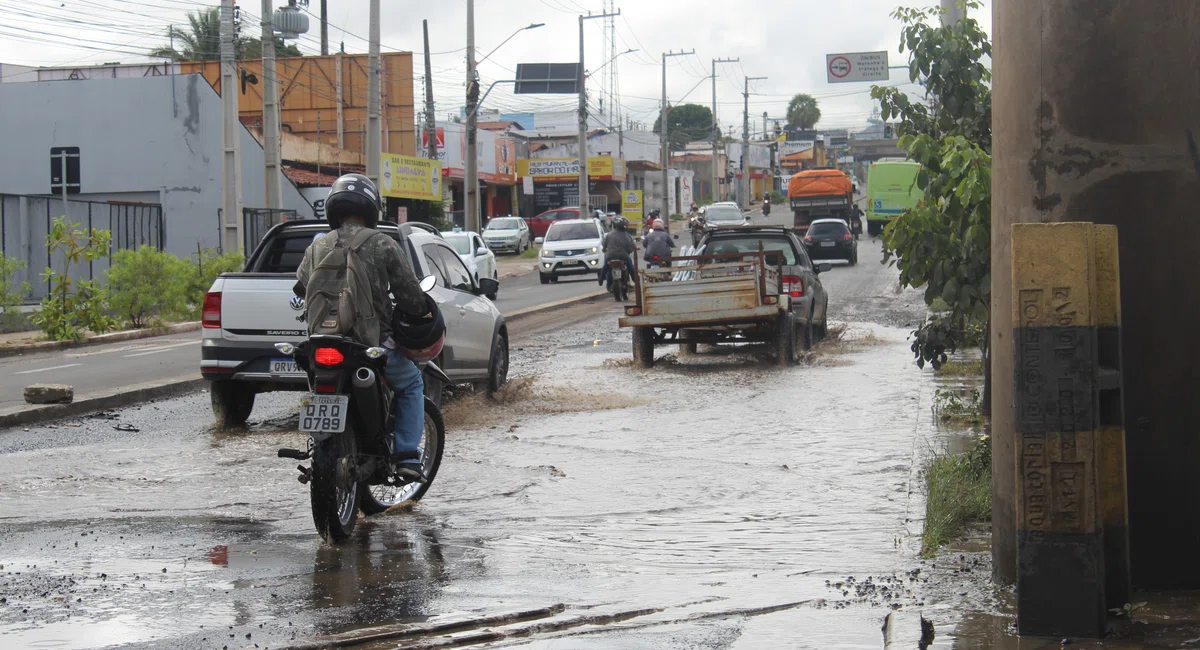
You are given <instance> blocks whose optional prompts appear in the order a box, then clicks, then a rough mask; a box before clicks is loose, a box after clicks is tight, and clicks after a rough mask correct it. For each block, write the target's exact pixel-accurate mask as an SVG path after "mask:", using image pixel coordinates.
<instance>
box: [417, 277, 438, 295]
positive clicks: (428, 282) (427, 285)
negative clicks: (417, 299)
mask: <svg viewBox="0 0 1200 650" xmlns="http://www.w3.org/2000/svg"><path fill="white" fill-rule="evenodd" d="M436 286H437V278H436V277H434V276H432V275H427V276H425V277H423V278H421V291H424V292H425V293H429V292H430V291H433V288H434V287H436Z"/></svg>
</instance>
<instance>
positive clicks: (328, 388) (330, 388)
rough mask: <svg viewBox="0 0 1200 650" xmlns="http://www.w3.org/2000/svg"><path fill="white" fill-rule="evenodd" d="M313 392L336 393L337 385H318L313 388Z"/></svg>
mask: <svg viewBox="0 0 1200 650" xmlns="http://www.w3.org/2000/svg"><path fill="white" fill-rule="evenodd" d="M313 392H316V393H336V392H337V384H317V385H316V386H315V387H313Z"/></svg>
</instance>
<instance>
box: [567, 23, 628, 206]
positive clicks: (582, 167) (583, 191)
mask: <svg viewBox="0 0 1200 650" xmlns="http://www.w3.org/2000/svg"><path fill="white" fill-rule="evenodd" d="M620 15H621V10H620V9H618V10H617V11H616V13H607V12H606V13H602V14H591V13H589V14H588V15H586V16H580V17H579V82H578V83H579V216H580V217H581V218H583V219H586V218H588V215H590V214H591V209H590V208H591V206H590V205H589V203H590V199H591V197H590V196H588V150H587V75H586V74H585V73H584V71H583V21H585V20H594V19H596V18H611V17H613V16H620Z"/></svg>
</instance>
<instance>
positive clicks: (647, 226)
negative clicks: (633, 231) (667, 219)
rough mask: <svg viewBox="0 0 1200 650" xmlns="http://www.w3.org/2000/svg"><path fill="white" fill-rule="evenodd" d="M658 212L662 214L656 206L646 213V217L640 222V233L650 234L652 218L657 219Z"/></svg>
mask: <svg viewBox="0 0 1200 650" xmlns="http://www.w3.org/2000/svg"><path fill="white" fill-rule="evenodd" d="M660 214H662V213H661V212H659V210H658V208H654V209H653V210H651V211H650V213H649V214H647V215H646V219H645V220H644V221H643V222H642V235H643V236H645V235H649V234H650V230H651V229H652V226H653V225H654V220H655V219H657V218H658V215H660Z"/></svg>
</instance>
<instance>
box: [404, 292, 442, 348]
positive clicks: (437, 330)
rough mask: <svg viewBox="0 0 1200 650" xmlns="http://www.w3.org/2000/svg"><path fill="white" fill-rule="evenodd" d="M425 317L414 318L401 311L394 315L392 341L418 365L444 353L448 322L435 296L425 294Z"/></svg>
mask: <svg viewBox="0 0 1200 650" xmlns="http://www.w3.org/2000/svg"><path fill="white" fill-rule="evenodd" d="M425 311H426V312H427V313H428V314H429V315H428V316H425V317H420V318H414V317H412V316H409V315H408V314H405V313H404V312H402V311H400V310H399V309H397V310H395V311H394V312H393V313H392V340H393V341H395V342H396V347H397V348H399V350H400V352H402V353H403V354H404V356H406V357H408V358H409V359H412V360H413V361H415V362H417V363H423V362H426V361H432V360H433V359H435V358H437V355H438V354H439V353H441V351H442V343H443V341H445V338H446V322H445V321H444V320H442V312H441V310H440V309H438V306H437V302H436V301H435V300H434V299H433V296H431V295H429V294H425Z"/></svg>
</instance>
